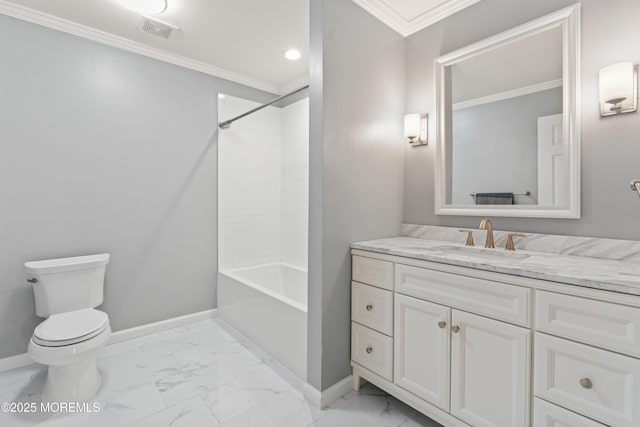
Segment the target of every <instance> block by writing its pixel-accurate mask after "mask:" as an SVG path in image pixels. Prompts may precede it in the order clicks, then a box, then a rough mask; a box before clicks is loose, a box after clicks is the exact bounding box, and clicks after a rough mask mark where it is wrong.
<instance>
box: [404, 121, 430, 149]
mask: <svg viewBox="0 0 640 427" xmlns="http://www.w3.org/2000/svg"><path fill="white" fill-rule="evenodd" d="M404 137H405V138H408V139H409V144H411V145H413V146H416V145H426V144H427V115H426V114H407V115H405V116H404Z"/></svg>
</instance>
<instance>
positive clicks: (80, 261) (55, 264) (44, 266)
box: [24, 254, 109, 274]
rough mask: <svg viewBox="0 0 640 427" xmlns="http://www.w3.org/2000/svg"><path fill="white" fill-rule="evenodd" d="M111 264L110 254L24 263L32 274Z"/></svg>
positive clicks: (27, 270) (26, 269) (25, 267)
mask: <svg viewBox="0 0 640 427" xmlns="http://www.w3.org/2000/svg"><path fill="white" fill-rule="evenodd" d="M108 262H109V254H98V255H85V256H76V257H70V258H58V259H47V260H43V261H29V262H25V263H24V269H25V271H26V272H27V273H30V274H51V273H59V272H62V271H73V270H84V269H86V268H95V267H99V266H101V265H105V264H107V263H108Z"/></svg>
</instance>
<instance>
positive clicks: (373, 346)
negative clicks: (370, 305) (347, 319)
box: [351, 322, 393, 381]
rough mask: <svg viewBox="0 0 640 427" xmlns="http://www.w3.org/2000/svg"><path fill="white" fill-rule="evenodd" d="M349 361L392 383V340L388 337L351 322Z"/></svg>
mask: <svg viewBox="0 0 640 427" xmlns="http://www.w3.org/2000/svg"><path fill="white" fill-rule="evenodd" d="M351 359H352V360H353V361H354V362H356V363H358V364H359V365H362V366H363V367H365V368H367V369H369V370H370V371H372V372H375V373H376V374H378V375H380V376H381V377H383V378H385V379H387V380H389V381H393V378H392V374H391V372H392V371H391V367H392V366H393V340H392V339H391V338H389V337H388V336H386V335H383V334H381V333H380V332H376V331H374V330H371V329H369V328H366V327H364V326H362V325H359V324H357V323H355V322H351Z"/></svg>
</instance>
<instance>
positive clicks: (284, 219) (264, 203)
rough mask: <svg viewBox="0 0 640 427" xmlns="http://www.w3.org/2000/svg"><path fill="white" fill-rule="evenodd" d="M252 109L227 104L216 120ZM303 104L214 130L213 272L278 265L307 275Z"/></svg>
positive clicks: (235, 101) (236, 101) (231, 100)
mask: <svg viewBox="0 0 640 427" xmlns="http://www.w3.org/2000/svg"><path fill="white" fill-rule="evenodd" d="M258 105H259V104H257V103H255V102H252V101H247V100H244V99H241V98H235V97H231V96H226V97H225V98H224V99H221V100H219V104H218V115H219V117H220V118H224V119H226V118H231V117H234V116H236V115H238V114H241V113H244V112H246V111H248V110H250V109H252V108H255V107H257V106H258ZM308 123H309V102H308V98H305V99H303V100H300V101H297V102H295V103H293V104H290V105H288V106H286V107H284V108H278V107H267V108H265V109H263V110H261V111H259V112H256V113H254V114H252V115H250V116H247V117H245V118H243V119H241V120H238V121H236V122H234V123H233V124H232V125H231V127H230V128H229V129H225V130H220V131H219V132H220V134H219V138H218V215H219V229H218V233H219V237H218V238H219V242H220V243H219V257H220V259H219V264H220V270H225V269H232V268H240V267H246V266H251V265H258V264H267V263H272V262H285V263H289V264H293V265H295V266H298V267H302V268H306V267H307V218H308V188H309V125H308Z"/></svg>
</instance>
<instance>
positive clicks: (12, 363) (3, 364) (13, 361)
mask: <svg viewBox="0 0 640 427" xmlns="http://www.w3.org/2000/svg"><path fill="white" fill-rule="evenodd" d="M32 363H34V362H33V359H32V358H31V357H29V355H28V354H27V353H22V354H17V355H15V356H10V357H5V358H4V359H0V372H4V371H8V370H9V369H14V368H20V367H22V366H27V365H31V364H32Z"/></svg>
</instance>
